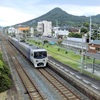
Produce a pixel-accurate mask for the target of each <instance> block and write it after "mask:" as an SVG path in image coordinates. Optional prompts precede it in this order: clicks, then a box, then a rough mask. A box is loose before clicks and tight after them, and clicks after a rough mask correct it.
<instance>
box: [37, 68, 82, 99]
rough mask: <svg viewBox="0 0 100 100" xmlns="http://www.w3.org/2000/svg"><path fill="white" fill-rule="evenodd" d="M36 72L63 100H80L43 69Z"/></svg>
mask: <svg viewBox="0 0 100 100" xmlns="http://www.w3.org/2000/svg"><path fill="white" fill-rule="evenodd" d="M38 71H39V72H40V73H41V74H42V75H43V76H44V77H45V78H46V79H47V80H48V82H49V83H50V85H51V86H52V87H53V88H54V89H55V90H56V91H57V92H58V93H59V95H60V96H61V97H62V98H63V100H81V99H80V98H79V97H78V96H77V95H76V94H74V92H73V91H71V90H70V89H69V88H67V87H66V86H64V85H63V84H62V83H61V82H60V81H59V80H57V79H56V78H55V77H54V76H53V75H51V74H50V73H49V72H48V71H47V70H45V69H38Z"/></svg>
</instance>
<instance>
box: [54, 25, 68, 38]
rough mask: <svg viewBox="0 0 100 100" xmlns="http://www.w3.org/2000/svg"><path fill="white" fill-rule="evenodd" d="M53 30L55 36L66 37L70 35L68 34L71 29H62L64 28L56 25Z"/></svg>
mask: <svg viewBox="0 0 100 100" xmlns="http://www.w3.org/2000/svg"><path fill="white" fill-rule="evenodd" d="M53 31H54V33H55V34H54V37H55V38H59V37H62V38H63V37H66V36H68V34H69V31H68V30H67V29H64V28H63V29H62V28H60V27H54V28H53Z"/></svg>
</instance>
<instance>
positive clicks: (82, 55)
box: [81, 34, 84, 74]
mask: <svg viewBox="0 0 100 100" xmlns="http://www.w3.org/2000/svg"><path fill="white" fill-rule="evenodd" d="M83 53H84V52H83V34H82V52H81V74H82V73H83V66H84V64H83V62H84V61H83V60H84V59H83V58H84V54H83Z"/></svg>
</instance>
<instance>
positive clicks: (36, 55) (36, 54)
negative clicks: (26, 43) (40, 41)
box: [34, 51, 47, 59]
mask: <svg viewBox="0 0 100 100" xmlns="http://www.w3.org/2000/svg"><path fill="white" fill-rule="evenodd" d="M45 57H47V52H46V51H41V52H34V58H37V59H41V58H45Z"/></svg>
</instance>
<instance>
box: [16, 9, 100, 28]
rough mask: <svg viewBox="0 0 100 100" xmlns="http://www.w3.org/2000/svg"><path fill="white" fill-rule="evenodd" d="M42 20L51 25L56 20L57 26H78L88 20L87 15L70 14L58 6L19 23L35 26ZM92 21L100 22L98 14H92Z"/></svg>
mask: <svg viewBox="0 0 100 100" xmlns="http://www.w3.org/2000/svg"><path fill="white" fill-rule="evenodd" d="M43 20H48V21H52V24H53V26H56V22H58V25H59V26H66V25H72V26H79V25H83V23H84V22H89V17H86V16H75V15H71V14H68V13H67V12H65V11H63V10H62V9H60V8H54V9H53V10H51V11H49V12H48V13H46V14H44V15H42V16H40V17H38V18H35V19H32V20H29V21H27V22H24V23H20V24H22V25H29V26H36V25H37V22H39V21H43ZM92 22H93V23H97V24H100V15H96V16H92ZM17 25H18V24H17Z"/></svg>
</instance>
